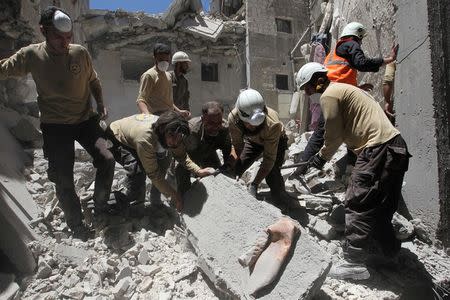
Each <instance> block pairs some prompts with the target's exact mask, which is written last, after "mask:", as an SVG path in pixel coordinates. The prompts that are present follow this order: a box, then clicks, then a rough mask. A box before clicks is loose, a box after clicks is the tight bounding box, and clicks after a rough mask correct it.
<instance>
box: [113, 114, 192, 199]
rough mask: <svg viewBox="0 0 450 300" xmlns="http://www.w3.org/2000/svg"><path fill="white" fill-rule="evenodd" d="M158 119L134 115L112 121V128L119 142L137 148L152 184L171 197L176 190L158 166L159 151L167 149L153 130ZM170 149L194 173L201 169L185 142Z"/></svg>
mask: <svg viewBox="0 0 450 300" xmlns="http://www.w3.org/2000/svg"><path fill="white" fill-rule="evenodd" d="M156 120H158V117H157V116H155V115H145V114H139V115H133V116H130V117H127V118H123V119H120V120H118V121H114V122H112V123H111V125H110V128H111V130H112V132H113V133H114V136H115V137H116V139H117V140H118V141H119V142H121V143H122V144H124V145H126V146H128V147H130V148H132V149H135V150H136V152H137V155H138V157H139V160H140V161H141V163H142V166H143V167H144V169H145V172H146V173H147V175H148V177H149V178H150V180H151V181H152V184H153V185H154V186H155V187H156V188H157V189H158V190H159V191H160V192H161V193H163V194H164V195H166V196H167V197H170V196H171V195H173V194H174V193H175V192H176V191H175V190H174V189H173V188H172V187H171V186H170V184H169V183H168V182H167V180H166V179H165V174H163V173H162V172H161V170H160V169H159V167H158V161H157V157H158V153H160V154H161V155H164V153H165V152H166V150H165V149H164V148H162V147H161V145H160V144H159V142H158V137H157V136H156V134H155V133H154V132H153V130H152V125H153V123H155V122H156ZM170 151H171V152H172V154H173V156H174V157H175V159H176V160H177V161H178V162H180V164H182V165H183V166H184V167H185V168H186V169H187V170H189V171H191V172H193V173H195V172H197V171H198V170H200V167H199V166H197V165H196V164H195V163H193V162H192V160H191V159H190V158H189V156H187V154H186V149H185V147H184V145H183V144H181V145H180V147H178V148H176V149H173V150H172V149H171V150H170Z"/></svg>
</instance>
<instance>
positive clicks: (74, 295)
mask: <svg viewBox="0 0 450 300" xmlns="http://www.w3.org/2000/svg"><path fill="white" fill-rule="evenodd" d="M62 296H63V297H66V298H69V299H75V300H82V299H83V298H84V290H83V289H82V288H80V287H74V288H71V289H68V290H66V291H64V292H63V293H62Z"/></svg>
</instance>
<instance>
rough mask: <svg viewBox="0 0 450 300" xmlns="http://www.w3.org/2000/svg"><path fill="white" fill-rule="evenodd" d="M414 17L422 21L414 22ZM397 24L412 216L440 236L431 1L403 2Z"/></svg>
mask: <svg viewBox="0 0 450 300" xmlns="http://www.w3.org/2000/svg"><path fill="white" fill-rule="evenodd" d="M411 15H415V16H416V17H415V18H414V20H413V19H411ZM396 20H397V22H396V29H397V36H398V41H399V43H400V45H402V49H403V50H401V51H400V53H399V58H398V62H399V64H398V69H397V74H398V75H397V78H396V86H395V87H396V92H395V110H396V111H397V122H398V124H399V127H400V130H401V131H402V133H403V136H404V137H405V140H406V142H407V143H408V146H409V149H410V152H411V154H412V155H413V158H412V159H411V162H410V167H409V171H408V172H407V174H406V178H405V180H406V186H405V189H404V190H405V191H404V197H405V201H406V203H407V205H408V207H409V209H410V211H411V213H412V214H413V215H415V216H417V217H420V218H422V219H423V220H424V222H426V224H427V225H429V226H431V227H432V228H433V229H434V230H436V229H437V228H438V222H439V219H440V215H439V179H440V178H439V173H438V165H439V162H438V148H437V144H438V141H437V136H436V131H437V130H438V128H437V127H436V125H437V123H436V121H437V120H436V118H435V117H436V107H435V105H436V104H437V103H435V101H437V100H438V99H433V85H432V79H433V74H432V72H433V71H432V60H434V59H436V58H437V57H438V56H439V54H438V53H433V52H432V51H431V49H430V32H429V27H428V25H429V16H428V14H427V2H426V1H422V0H415V1H399V2H398V11H397V18H396ZM447 126H448V125H447ZM447 159H448V158H447ZM446 218H448V215H447V216H446Z"/></svg>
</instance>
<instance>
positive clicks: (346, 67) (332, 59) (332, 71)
mask: <svg viewBox="0 0 450 300" xmlns="http://www.w3.org/2000/svg"><path fill="white" fill-rule="evenodd" d="M348 40H349V39H344V40H340V41H339V42H338V43H337V45H336V48H334V50H333V51H330V53H328V55H327V57H325V61H324V65H325V67H326V68H327V70H328V73H327V76H328V79H329V80H330V81H332V82H343V83H348V84H351V85H354V86H357V82H356V75H357V74H358V71H357V70H355V69H353V68H352V67H351V66H350V63H349V62H348V60H346V59H345V58H343V57H341V56H339V55H337V54H336V49H337V47H338V46H339V45H340V44H342V43H344V42H346V41H348Z"/></svg>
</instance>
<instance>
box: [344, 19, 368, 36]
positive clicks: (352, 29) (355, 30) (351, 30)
mask: <svg viewBox="0 0 450 300" xmlns="http://www.w3.org/2000/svg"><path fill="white" fill-rule="evenodd" d="M366 35H367V32H366V27H364V25H363V24H361V23H358V22H351V23H348V24H347V25H346V26H345V27H344V30H342V33H341V35H340V36H339V38H342V37H344V36H356V37H357V38H359V39H362V38H363V37H365V36H366Z"/></svg>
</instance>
